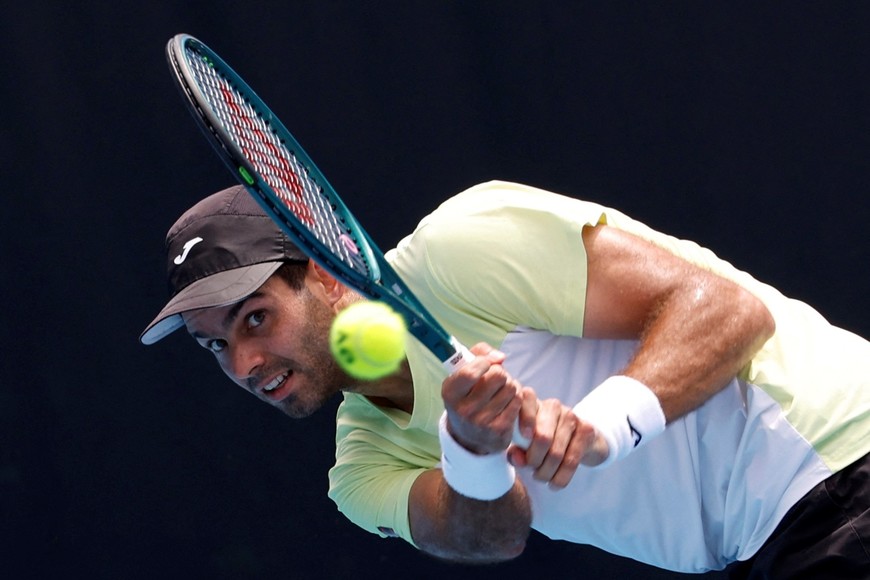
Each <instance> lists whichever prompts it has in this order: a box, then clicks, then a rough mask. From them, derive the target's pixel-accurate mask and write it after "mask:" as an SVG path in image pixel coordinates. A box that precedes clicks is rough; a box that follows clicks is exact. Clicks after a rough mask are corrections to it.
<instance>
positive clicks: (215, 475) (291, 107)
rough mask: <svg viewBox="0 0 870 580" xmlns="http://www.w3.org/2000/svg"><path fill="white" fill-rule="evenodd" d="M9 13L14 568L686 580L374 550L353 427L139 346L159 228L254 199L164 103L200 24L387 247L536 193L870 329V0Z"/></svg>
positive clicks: (7, 304)
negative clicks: (340, 449) (179, 58)
mask: <svg viewBox="0 0 870 580" xmlns="http://www.w3.org/2000/svg"><path fill="white" fill-rule="evenodd" d="M5 4H6V5H5V6H4V7H3V13H2V20H0V50H2V53H0V54H2V67H3V69H2V71H3V74H2V80H0V83H2V85H0V87H2V93H0V95H2V132H0V160H2V163H3V166H4V168H5V172H4V173H5V179H4V181H3V205H4V211H3V217H2V220H3V222H2V228H0V243H2V246H0V247H2V252H3V253H2V277H0V284H2V297H3V313H2V315H0V361H2V375H0V436H2V439H0V506H2V513H0V533H2V538H0V551H2V552H0V576H3V577H5V578H54V577H69V576H73V577H88V578H156V577H164V578H193V577H211V578H249V577H257V578H288V577H289V578H331V577H340V576H346V577H350V576H352V577H354V578H378V577H384V576H388V577H419V578H435V577H442V576H443V575H444V574H445V573H449V574H450V576H451V577H456V578H463V577H468V578H472V577H475V578H505V577H536V578H537V577H542V578H543V577H548V576H555V575H559V576H560V577H590V578H609V577H616V576H617V575H618V574H621V575H623V576H625V577H630V578H676V577H678V576H679V575H674V574H669V573H663V572H659V571H656V570H654V569H651V568H647V567H643V566H639V565H636V564H634V563H632V562H630V561H626V560H622V559H618V558H613V557H611V556H608V555H606V554H602V553H601V552H598V551H596V550H593V549H588V548H583V547H577V546H571V545H566V544H563V543H557V542H550V541H546V540H544V539H542V538H540V537H538V536H535V537H533V538H532V542H531V546H530V548H529V549H528V550H527V552H526V553H525V554H524V555H523V556H522V557H521V558H519V560H517V561H516V562H513V563H510V564H507V565H500V566H495V567H487V568H482V569H480V568H472V569H468V568H463V567H456V566H447V565H445V564H441V563H439V562H436V561H434V560H431V559H429V558H428V557H425V556H422V555H419V554H417V553H415V552H414V551H413V550H412V549H411V548H409V547H408V546H406V545H404V544H403V543H402V542H401V541H398V540H380V539H378V538H376V537H374V536H370V535H368V534H366V533H365V532H362V531H359V530H357V529H356V528H355V527H354V526H353V525H352V524H350V523H348V522H347V521H346V520H344V518H343V517H342V516H341V515H340V514H338V513H337V511H336V509H335V508H334V506H333V505H332V503H331V502H330V501H329V500H328V499H327V498H326V495H325V494H326V486H327V479H326V471H327V469H328V468H329V466H330V465H331V460H332V453H333V432H332V416H333V413H334V407H333V408H330V409H327V410H325V411H324V412H322V413H320V414H319V415H318V416H316V417H314V418H311V419H309V420H306V421H301V422H294V421H291V420H288V419H286V418H284V417H283V416H282V415H280V414H279V413H277V412H275V411H274V410H272V409H269V408H267V407H266V406H265V405H262V404H260V403H258V402H256V401H255V400H254V398H253V397H250V396H249V395H246V394H244V393H243V392H242V391H241V389H237V388H234V387H233V386H232V385H231V384H230V383H229V382H228V381H227V380H226V379H225V378H224V377H223V376H222V375H221V374H220V372H219V370H218V369H217V368H216V365H214V364H213V362H212V361H211V360H210V358H209V355H208V354H207V353H205V352H204V351H199V350H197V349H196V348H195V346H194V345H193V343H192V341H190V339H188V338H187V337H186V336H180V335H177V336H173V337H171V338H169V339H167V340H165V341H164V342H162V343H160V344H159V345H158V346H155V347H149V348H146V347H143V346H141V345H139V343H138V341H137V338H138V335H139V333H140V331H141V330H142V328H143V327H144V325H145V324H146V323H147V322H148V321H149V320H150V319H151V317H152V316H153V315H154V314H155V313H156V311H157V310H158V309H159V307H160V306H161V305H162V303H163V300H164V298H165V294H164V293H165V287H164V282H163V278H162V272H163V257H162V255H161V248H162V240H163V236H164V234H165V231H166V229H167V228H168V227H169V225H170V224H171V223H172V222H173V221H174V219H175V218H176V217H177V216H178V215H179V214H180V213H181V212H182V211H183V210H184V209H186V208H187V207H188V206H190V205H191V204H192V203H193V202H194V201H196V200H198V199H199V198H201V197H203V196H205V195H207V194H209V193H211V192H213V191H216V190H217V189H220V188H223V187H225V186H227V185H229V184H230V183H231V178H230V176H229V174H228V173H226V172H225V170H224V169H223V166H222V165H220V163H219V162H218V160H217V158H216V157H215V156H214V155H213V153H212V152H211V150H210V148H209V147H208V145H207V144H206V142H205V141H204V140H203V139H202V137H201V136H200V134H199V132H198V131H197V129H196V128H195V126H194V124H193V122H192V121H191V119H190V118H189V117H188V116H187V115H188V114H187V112H186V111H185V109H184V107H183V105H182V102H181V100H180V98H179V97H178V95H177V94H176V92H175V89H174V87H173V85H172V83H171V80H170V76H169V72H168V69H167V66H166V64H165V60H164V55H163V50H164V46H165V43H166V41H167V40H168V39H169V38H170V36H172V35H173V34H175V33H178V32H187V33H190V34H193V35H194V36H197V37H199V38H200V39H201V40H203V41H204V42H206V44H209V45H210V46H211V47H212V48H214V49H215V50H216V51H217V52H218V53H219V54H221V55H222V56H223V57H224V58H225V59H226V60H228V61H229V62H230V64H231V65H232V66H234V68H236V69H237V70H238V71H239V72H240V73H241V74H242V76H243V77H245V78H246V79H247V81H248V82H249V83H250V84H251V85H252V86H253V87H254V88H255V89H256V90H257V91H258V92H259V94H260V96H261V97H262V98H263V99H264V100H265V101H266V102H267V103H269V104H270V105H271V106H272V108H273V109H274V110H275V111H276V112H277V113H278V114H279V116H280V117H281V118H282V119H283V121H284V123H285V124H286V125H287V126H288V127H289V128H290V129H291V131H293V132H294V133H295V134H296V136H297V137H298V138H299V140H300V141H301V142H302V143H303V144H304V145H305V147H306V149H307V150H308V152H309V153H310V154H311V155H312V157H314V159H315V160H316V161H317V162H318V165H319V166H320V167H321V169H322V170H323V171H324V172H325V173H326V174H327V175H328V176H329V178H330V181H331V182H332V183H333V185H334V186H335V187H336V188H337V189H338V191H339V192H340V193H341V194H342V195H343V196H344V197H345V198H346V199H347V200H348V201H349V204H350V205H351V206H352V207H353V208H354V210H355V211H356V212H357V213H358V216H359V217H360V219H361V221H362V222H363V223H364V224H366V225H367V226H368V228H369V230H370V231H371V232H372V233H373V235H374V236H375V238H376V239H377V241H378V242H379V244H380V245H381V246H383V247H385V248H386V247H390V246H391V245H392V244H393V243H394V242H395V241H396V240H397V239H398V238H399V237H400V236H401V235H402V234H404V233H405V232H407V231H409V230H410V228H412V227H413V225H414V224H415V223H416V222H417V220H418V219H419V218H420V217H422V216H423V215H424V214H425V213H427V211H429V210H430V209H432V208H433V207H434V206H435V204H436V203H438V202H439V201H440V200H442V199H444V198H445V197H447V196H449V195H451V194H453V193H454V192H457V191H459V190H461V189H463V188H465V187H467V186H470V185H472V184H474V183H477V182H480V181H484V180H488V179H493V178H500V179H509V180H517V181H523V182H527V183H529V184H532V185H536V186H540V187H544V188H549V189H552V190H555V191H559V192H564V193H567V194H570V195H575V196H584V197H588V198H590V199H594V200H597V201H600V202H603V203H605V204H609V205H613V206H616V207H619V208H620V209H622V210H624V211H626V212H628V213H630V214H632V215H634V216H635V217H638V218H640V219H642V220H644V221H646V222H647V223H649V224H650V225H652V226H654V227H656V228H658V229H662V230H665V231H668V232H670V233H673V234H676V235H678V236H681V237H688V238H691V239H694V240H696V241H698V242H701V243H702V244H704V245H707V246H709V247H711V248H713V249H714V250H716V251H717V252H718V253H719V254H720V255H721V256H723V257H725V258H726V259H728V260H730V261H732V262H734V263H735V264H737V265H738V266H740V267H741V268H744V269H747V270H749V271H750V272H752V273H754V274H755V275H756V276H757V277H759V278H761V279H763V280H765V281H768V282H771V283H773V284H774V285H776V286H777V287H779V288H780V289H781V290H783V291H784V292H785V293H787V294H789V295H792V296H794V297H797V298H800V299H803V300H806V301H808V302H810V303H812V304H814V305H815V306H817V307H818V308H819V309H820V310H821V312H822V313H823V314H825V315H826V316H827V317H828V318H829V319H830V320H832V321H833V322H834V323H837V324H839V325H842V326H845V327H846V328H848V329H850V330H853V331H856V332H858V333H860V334H863V335H865V336H867V335H870V313H868V311H867V308H866V296H867V294H868V292H870V276H868V271H867V263H868V244H867V235H866V224H867V223H868V221H870V210H868V206H867V203H866V201H865V199H866V195H867V187H866V184H867V180H868V175H870V171H868V153H870V151H868V137H867V135H868V130H870V123H868V93H867V84H866V78H867V63H868V57H870V53H868V34H867V30H868V28H870V19H868V13H867V8H866V6H867V5H866V4H865V3H861V2H824V3H821V2H817V3H799V2H788V3H785V2H783V3H778V4H765V3H762V4H756V3H752V4H749V3H747V4H746V5H742V6H732V5H731V4H730V3H724V2H718V3H708V2H684V3H655V4H653V3H646V4H639V5H632V4H627V3H605V2H600V3H579V2H577V3H574V2H568V1H563V2H528V1H524V2H514V1H502V2H495V1H466V2H447V1H443V2H436V1H430V2H422V1H404V2H401V1H392V2H391V1H384V2H365V1H358V2H336V1H327V0H314V1H292V0H284V1H281V2H278V1H276V2H231V1H227V0H218V1H211V2H202V1H196V2H194V1H191V2H180V1H175V2H171V1H167V0H152V1H150V2H141V3H138V4H135V5H134V4H133V3H130V2H117V1H116V2H111V3H110V2H106V3H97V2H60V1H58V2H56V3H52V2H45V1H43V2H16V3H12V2H7V3H5ZM659 4H661V5H659ZM820 388H823V386H821V385H820ZM662 468H663V469H667V466H662ZM638 493H643V490H642V489H639V491H638ZM713 576H715V575H711V577H713Z"/></svg>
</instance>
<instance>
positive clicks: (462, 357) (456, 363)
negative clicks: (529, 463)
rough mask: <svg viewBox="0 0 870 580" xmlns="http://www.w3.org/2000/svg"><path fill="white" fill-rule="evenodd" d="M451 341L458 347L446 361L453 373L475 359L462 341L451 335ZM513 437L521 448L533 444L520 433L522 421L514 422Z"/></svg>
mask: <svg viewBox="0 0 870 580" xmlns="http://www.w3.org/2000/svg"><path fill="white" fill-rule="evenodd" d="M450 343H451V344H452V345H453V347H454V348H455V349H456V352H455V353H454V354H453V355H452V356H451V357H450V358H448V359H447V360H446V361H444V363H443V364H444V368H445V369H447V372H448V373H449V374H451V375H452V374H453V373H455V372H456V371H458V370H459V369H461V368H462V367H464V366H465V365H466V364H467V363H469V362H471V361H472V360H474V355H473V354H472V353H471V351H470V350H468V349H467V348H465V345H463V344H462V343H461V342H459V341H458V340H456V338H454V337H450ZM511 439H512V440H513V442H514V445H516V446H517V447H519V448H521V449H528V448H529V445H531V443H532V441H531V440H530V439H528V438H526V437H523V434H522V433H520V423H519V420H517V421H515V422H514V433H513V435H512V436H511Z"/></svg>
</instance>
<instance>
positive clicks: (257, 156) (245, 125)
mask: <svg viewBox="0 0 870 580" xmlns="http://www.w3.org/2000/svg"><path fill="white" fill-rule="evenodd" d="M220 90H221V95H222V96H223V98H224V102H225V103H226V104H227V106H229V107H230V109H232V111H233V113H235V114H234V115H232V124H233V126H234V128H235V129H236V131H235V134H236V137H237V138H238V139H239V145H240V146H241V149H242V153H243V154H244V155H245V156H246V157H248V158H249V159H251V160H256V161H258V162H259V163H258V164H259V165H261V166H266V169H267V171H260V173H262V174H263V176H264V177H265V179H266V181H267V182H268V183H269V185H270V186H271V187H272V189H274V190H275V191H277V192H278V193H279V196H280V197H281V200H282V201H283V202H284V204H285V205H286V206H287V208H288V209H289V210H290V211H291V212H293V214H294V215H295V216H296V217H297V218H298V219H299V221H301V222H302V223H304V224H306V225H308V226H312V225H314V214H313V212H312V211H311V208H309V207H308V204H307V203H306V202H305V196H304V188H303V186H302V181H301V178H300V176H299V175H298V174H297V173H296V172H295V171H294V170H293V167H292V166H291V165H290V164H289V163H288V161H287V159H286V158H285V157H284V155H282V151H281V150H280V149H279V148H278V147H276V146H275V145H274V143H272V140H271V139H269V138H268V136H267V135H266V134H265V133H264V132H263V130H262V129H260V128H259V127H258V126H257V125H256V124H254V122H253V120H252V119H251V118H250V117H249V116H247V115H245V114H244V112H243V111H242V109H241V107H239V105H238V104H237V103H236V101H235V99H234V98H233V93H232V92H230V91H229V90H228V89H227V88H226V87H224V86H221V89H220ZM249 132H250V133H253V134H254V136H255V137H256V139H251V138H250V137H248V133H249ZM257 143H262V144H263V145H265V147H266V149H267V150H268V151H267V152H266V153H265V154H264V153H263V152H261V151H257V150H256V148H255V147H253V146H254V145H256V144H257ZM276 180H277V182H276Z"/></svg>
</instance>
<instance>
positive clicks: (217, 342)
mask: <svg viewBox="0 0 870 580" xmlns="http://www.w3.org/2000/svg"><path fill="white" fill-rule="evenodd" d="M226 346H227V341H225V340H224V339H222V338H215V339H214V340H210V341H208V342H207V343H205V348H207V349H209V350H210V351H212V352H221V351H222V350H223V349H225V348H226Z"/></svg>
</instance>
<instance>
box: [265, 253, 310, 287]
mask: <svg viewBox="0 0 870 580" xmlns="http://www.w3.org/2000/svg"><path fill="white" fill-rule="evenodd" d="M307 269H308V260H288V261H286V262H284V263H283V264H281V265H280V266H279V267H278V269H277V270H275V273H274V274H272V275H273V276H278V277H279V278H281V279H282V280H284V282H286V283H287V285H288V286H290V288H291V289H292V290H301V289H302V287H303V286H304V280H305V271H306V270H307Z"/></svg>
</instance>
